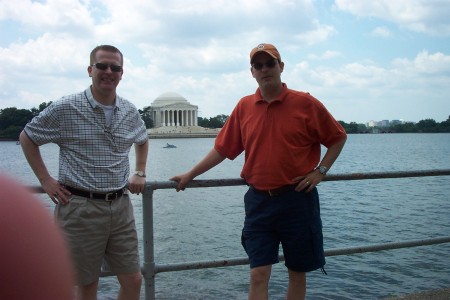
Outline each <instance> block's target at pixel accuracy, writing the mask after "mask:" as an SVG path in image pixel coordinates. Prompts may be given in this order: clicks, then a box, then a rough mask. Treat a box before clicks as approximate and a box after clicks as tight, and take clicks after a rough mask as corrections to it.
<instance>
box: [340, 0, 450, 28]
mask: <svg viewBox="0 0 450 300" xmlns="http://www.w3.org/2000/svg"><path fill="white" fill-rule="evenodd" d="M335 5H336V6H337V7H338V8H339V9H340V10H343V11H348V12H350V13H352V14H354V15H357V16H360V17H376V18H379V19H382V20H387V21H390V22H393V23H396V24H398V25H399V26H400V27H403V28H407V29H409V30H412V31H416V32H422V33H426V34H431V35H442V36H448V35H450V18H449V17H448V16H450V1H448V0H395V1H392V0H377V1H366V0H335Z"/></svg>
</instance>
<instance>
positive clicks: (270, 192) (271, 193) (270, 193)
mask: <svg viewBox="0 0 450 300" xmlns="http://www.w3.org/2000/svg"><path fill="white" fill-rule="evenodd" d="M267 193H269V196H270V197H273V196H275V194H274V193H273V192H272V190H268V191H267Z"/></svg>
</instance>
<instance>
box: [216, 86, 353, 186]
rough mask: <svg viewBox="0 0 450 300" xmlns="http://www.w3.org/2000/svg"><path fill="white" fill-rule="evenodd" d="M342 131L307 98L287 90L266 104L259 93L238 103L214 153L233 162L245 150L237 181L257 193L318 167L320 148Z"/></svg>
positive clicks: (339, 126) (315, 102)
mask: <svg viewBox="0 0 450 300" xmlns="http://www.w3.org/2000/svg"><path fill="white" fill-rule="evenodd" d="M345 136H346V133H345V130H344V128H343V127H342V126H341V125H340V124H339V123H338V122H337V121H336V120H335V119H334V118H333V116H332V115H331V114H330V113H329V112H328V110H327V109H326V108H325V106H324V105H323V104H322V103H321V102H320V101H319V100H317V99H316V98H314V97H313V96H311V95H310V94H309V93H304V92H299V91H295V90H291V89H288V88H287V86H286V84H284V83H283V92H282V93H281V94H280V95H279V97H278V99H276V100H274V101H272V102H271V103H267V102H266V101H264V100H263V98H262V96H261V92H260V90H259V88H258V89H257V90H256V93H255V94H254V95H248V96H246V97H244V98H242V99H241V100H240V101H239V102H238V104H237V105H236V107H235V108H234V110H233V112H232V113H231V115H230V117H229V118H228V120H227V121H226V123H225V125H224V126H223V128H222V130H221V131H220V132H219V134H218V135H217V138H216V140H215V146H214V148H215V149H216V151H217V152H219V153H220V154H221V155H222V156H225V157H226V158H228V159H231V160H233V159H235V158H236V157H237V156H238V155H239V154H241V153H242V152H243V151H245V162H244V166H243V168H242V172H241V177H242V178H244V179H245V180H246V181H247V183H248V184H251V185H252V186H254V187H255V188H257V189H261V190H268V189H274V188H277V187H280V186H283V185H287V184H292V183H293V182H292V179H293V178H295V177H297V176H301V175H305V174H307V173H309V172H311V171H312V170H313V169H314V168H315V167H316V166H317V165H318V164H319V162H320V156H321V153H320V145H324V146H325V147H330V146H332V145H333V144H335V143H336V142H337V141H339V140H340V139H341V138H343V137H345Z"/></svg>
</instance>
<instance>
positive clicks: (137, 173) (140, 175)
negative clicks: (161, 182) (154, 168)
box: [134, 171, 145, 177]
mask: <svg viewBox="0 0 450 300" xmlns="http://www.w3.org/2000/svg"><path fill="white" fill-rule="evenodd" d="M134 175H137V176H139V177H145V172H144V171H136V172H134Z"/></svg>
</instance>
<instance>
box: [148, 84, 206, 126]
mask: <svg viewBox="0 0 450 300" xmlns="http://www.w3.org/2000/svg"><path fill="white" fill-rule="evenodd" d="M150 107H151V114H152V119H153V125H154V127H155V128H157V127H166V126H168V127H172V126H197V124H198V123H197V116H198V106H196V105H192V104H190V103H189V102H188V101H187V100H186V99H185V98H184V97H183V96H181V95H179V94H177V93H172V92H169V93H164V94H162V95H160V96H159V97H157V98H156V99H155V101H153V103H152V104H151V106H150Z"/></svg>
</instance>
